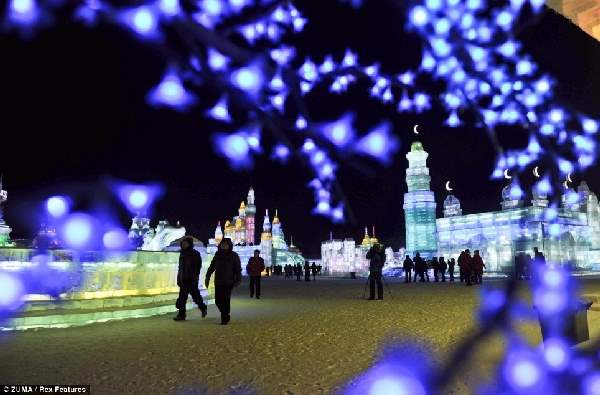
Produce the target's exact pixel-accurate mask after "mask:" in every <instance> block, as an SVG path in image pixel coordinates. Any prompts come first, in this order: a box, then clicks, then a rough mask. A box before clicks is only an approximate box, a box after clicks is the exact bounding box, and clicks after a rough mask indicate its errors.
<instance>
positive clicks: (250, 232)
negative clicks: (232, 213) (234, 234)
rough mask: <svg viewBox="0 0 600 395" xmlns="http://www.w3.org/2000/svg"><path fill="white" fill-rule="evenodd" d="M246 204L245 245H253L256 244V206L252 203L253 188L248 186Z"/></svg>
mask: <svg viewBox="0 0 600 395" xmlns="http://www.w3.org/2000/svg"><path fill="white" fill-rule="evenodd" d="M247 202H248V204H247V205H246V217H245V222H246V245H251V246H253V245H255V244H256V231H255V229H256V227H255V222H254V218H255V216H256V206H255V205H254V189H253V188H252V187H250V190H249V191H248V198H247Z"/></svg>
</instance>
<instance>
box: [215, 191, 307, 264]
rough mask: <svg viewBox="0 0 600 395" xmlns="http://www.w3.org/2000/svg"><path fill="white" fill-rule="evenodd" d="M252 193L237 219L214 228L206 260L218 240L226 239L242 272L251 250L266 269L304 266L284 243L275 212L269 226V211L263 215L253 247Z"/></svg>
mask: <svg viewBox="0 0 600 395" xmlns="http://www.w3.org/2000/svg"><path fill="white" fill-rule="evenodd" d="M254 199H255V198H254V190H253V189H252V188H250V191H249V192H248V196H247V203H246V202H244V201H242V202H241V204H240V208H239V209H238V215H237V216H235V217H234V218H233V219H232V220H227V221H225V222H224V224H225V226H224V228H225V229H223V228H222V227H221V222H219V223H218V224H217V227H216V229H215V234H214V237H213V238H211V239H209V240H208V246H207V254H208V255H209V259H210V258H211V256H213V255H214V254H215V252H216V251H217V247H218V245H219V243H220V242H221V240H222V239H223V238H224V237H226V238H230V239H231V240H232V241H233V243H234V246H233V250H234V251H235V252H237V253H238V255H239V256H240V259H241V260H242V268H245V267H246V263H247V262H248V259H250V257H252V256H253V255H254V250H256V249H259V250H260V254H261V257H262V258H263V259H264V260H265V265H266V266H274V265H286V264H294V265H295V264H297V263H302V264H304V257H303V256H302V253H301V252H300V250H299V249H298V248H297V247H296V246H294V245H293V244H292V243H290V245H288V244H287V242H286V241H285V235H284V233H283V228H282V224H281V220H280V219H279V215H278V212H277V210H275V216H274V217H273V222H271V218H270V216H269V210H266V211H265V216H264V218H263V226H262V232H261V234H260V242H259V243H256V228H255V222H254V219H255V214H256V206H255V204H254V201H255V200H254Z"/></svg>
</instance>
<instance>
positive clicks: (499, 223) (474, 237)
mask: <svg viewBox="0 0 600 395" xmlns="http://www.w3.org/2000/svg"><path fill="white" fill-rule="evenodd" d="M407 158H408V160H409V167H408V169H407V173H406V180H407V181H406V182H407V185H408V193H407V194H405V198H404V199H405V200H404V210H405V216H406V242H407V247H406V250H407V254H410V255H411V256H413V255H414V254H415V253H416V252H420V253H421V255H425V256H435V255H437V256H444V257H447V258H449V257H455V258H456V257H458V255H459V254H460V252H461V251H462V250H464V249H466V248H469V249H470V250H471V251H473V250H479V251H480V253H481V255H482V257H483V259H484V260H485V262H486V265H487V269H488V270H489V271H504V272H509V271H512V270H513V264H514V257H515V255H516V254H518V253H520V252H525V253H529V254H533V252H532V250H533V247H538V248H539V249H540V251H542V252H543V253H544V255H545V256H546V259H547V260H549V261H553V262H559V263H567V262H569V263H571V264H573V265H574V267H575V268H577V269H593V268H598V269H600V265H599V264H600V205H599V204H598V198H597V196H596V195H595V194H594V193H593V192H591V191H590V189H589V187H588V185H587V184H586V182H585V181H583V182H581V184H580V185H579V187H578V189H577V193H573V191H571V192H569V191H565V193H564V197H563V199H562V204H561V205H560V207H549V202H548V199H547V196H544V195H542V194H539V193H535V192H534V193H533V196H532V199H531V200H530V201H529V202H527V201H526V200H525V198H524V196H520V195H521V194H515V193H512V194H511V189H512V188H513V185H512V184H509V185H507V186H505V187H504V189H503V190H502V196H501V203H500V209H499V210H497V211H491V212H486V213H477V214H464V213H463V211H462V208H461V205H460V201H459V199H458V198H457V197H456V196H454V195H452V194H450V195H448V196H446V198H445V200H444V205H443V210H442V211H443V217H442V218H438V219H435V200H434V192H433V191H431V190H430V187H429V181H430V177H429V170H428V169H427V167H426V163H425V161H426V159H427V153H426V152H425V151H424V149H423V146H422V144H421V143H420V142H415V143H413V144H412V145H411V151H410V152H409V153H408V154H407ZM515 189H516V188H515ZM567 196H575V197H576V198H575V199H572V198H569V199H567V198H566V197H567ZM553 217H556V219H555V220H553V221H552V223H551V222H549V221H548V219H549V218H553Z"/></svg>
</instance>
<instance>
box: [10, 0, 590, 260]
mask: <svg viewBox="0 0 600 395" xmlns="http://www.w3.org/2000/svg"><path fill="white" fill-rule="evenodd" d="M304 3H306V4H305V5H303V4H304ZM367 3H369V6H368V7H365V8H364V9H361V10H360V11H356V10H353V9H351V8H348V7H345V6H343V5H340V4H337V2H333V1H328V2H325V1H319V2H314V1H313V2H309V1H305V2H297V6H298V8H300V9H301V10H302V11H303V12H304V13H305V14H306V16H307V17H308V19H309V21H310V23H309V24H308V25H307V27H306V30H305V32H304V33H303V34H302V35H301V37H299V38H298V39H296V40H295V41H294V42H295V43H297V45H298V48H299V50H300V55H302V56H301V57H303V55H304V54H305V53H309V54H310V55H311V57H312V59H313V60H314V61H316V62H317V63H320V62H321V61H322V60H323V57H324V55H325V54H326V53H330V52H333V54H334V55H335V56H336V58H337V59H340V58H341V57H342V56H343V53H344V52H345V49H346V48H352V49H354V50H356V51H357V52H358V54H359V59H360V61H361V63H363V64H370V63H372V62H375V61H379V62H381V63H382V68H383V69H384V70H385V71H389V72H394V73H397V72H401V71H403V70H405V69H406V68H414V67H415V66H416V65H417V64H418V62H419V60H420V44H419V42H418V40H417V39H416V37H415V36H413V35H410V34H407V33H405V32H404V31H403V26H404V14H405V12H404V10H403V9H401V8H398V7H397V6H395V5H394V3H393V2H390V1H377V2H367ZM398 3H403V2H398ZM521 37H522V39H523V40H524V42H525V44H526V49H527V51H528V52H530V53H531V54H532V55H533V56H534V58H535V59H536V60H537V61H538V62H539V63H540V64H541V66H542V67H543V68H544V69H545V70H546V71H548V72H550V73H551V74H552V75H554V76H555V77H556V78H557V80H558V82H559V86H558V87H557V93H558V98H559V99H560V100H561V101H562V102H564V103H567V104H568V106H570V107H572V108H575V109H577V110H579V111H581V112H583V113H587V114H588V115H590V116H594V117H596V118H598V117H600V43H598V42H597V41H595V40H593V39H592V38H591V37H589V36H587V35H586V34H585V33H584V32H582V31H580V30H579V29H578V28H577V27H576V26H575V25H572V24H570V23H569V22H568V21H567V20H566V19H564V18H562V17H561V16H559V15H557V14H554V13H553V12H551V11H547V12H546V13H545V14H544V16H543V18H542V20H541V22H540V23H539V24H538V25H536V26H534V27H532V28H530V29H528V30H526V31H525V32H524V33H523V34H522V36H521ZM0 48H1V49H2V52H1V54H2V55H1V61H0V101H1V106H2V107H1V108H2V112H1V114H2V116H1V118H2V119H1V124H0V125H1V127H0V171H1V172H3V173H4V177H5V184H4V187H5V189H7V190H8V192H9V201H8V203H7V204H6V206H5V207H6V210H5V211H6V212H5V217H6V220H7V222H8V223H9V224H10V225H11V226H12V227H13V229H14V230H13V234H12V237H13V238H31V237H33V235H34V233H35V232H36V231H37V230H38V226H39V222H40V219H39V216H38V214H39V210H40V206H41V204H42V201H43V199H44V198H45V197H47V196H49V195H51V194H68V195H71V196H73V197H74V198H75V200H76V201H77V202H79V203H78V206H77V208H80V209H104V210H109V211H111V212H114V213H115V214H116V215H117V216H118V218H120V220H121V221H122V224H123V226H127V227H128V226H129V224H130V220H129V215H128V214H127V213H126V212H125V210H124V209H123V208H121V207H120V205H119V204H118V202H117V201H116V199H115V198H114V196H113V195H112V194H111V192H110V190H109V188H108V187H107V185H108V183H109V182H110V181H111V180H127V181H132V182H150V181H156V182H160V183H162V184H163V185H164V187H165V194H164V196H163V197H162V199H161V200H160V201H158V203H157V205H156V207H155V212H154V215H153V219H154V222H156V221H157V220H158V219H167V220H169V221H170V222H172V223H174V222H175V221H177V220H181V222H182V224H183V225H184V226H186V228H187V229H188V233H190V234H193V235H194V236H196V237H198V238H199V239H201V240H207V239H208V238H209V237H211V235H212V234H213V232H214V228H215V225H216V223H217V221H218V220H222V219H225V218H230V217H232V216H233V215H234V214H235V213H236V210H237V208H238V206H239V204H240V201H241V200H242V199H245V197H246V193H247V191H248V188H249V187H250V186H251V185H252V186H254V189H255V191H256V201H257V208H258V214H259V216H258V218H257V228H259V229H260V225H258V224H261V223H262V215H263V213H264V210H265V208H269V209H271V210H273V211H274V209H275V208H278V209H279V213H280V218H281V220H282V223H283V229H284V232H285V233H286V236H287V237H288V240H289V236H290V235H293V237H294V244H296V245H298V246H299V247H300V248H301V249H302V250H303V251H304V252H306V253H307V255H309V256H318V254H319V251H320V242H321V241H322V240H324V239H326V238H328V235H329V232H330V231H333V235H334V237H338V238H341V237H354V238H355V239H357V240H360V239H361V237H362V233H363V228H364V226H365V225H369V226H371V225H375V226H376V228H377V233H378V237H379V238H380V239H381V240H382V241H383V242H385V243H386V244H391V245H392V246H393V247H394V248H398V247H400V246H403V245H404V217H403V211H402V202H403V194H404V192H406V184H405V182H404V177H405V168H406V166H407V161H406V159H405V156H404V155H405V154H406V151H407V150H408V148H409V146H410V143H411V142H412V141H414V138H415V135H414V134H413V133H412V126H413V125H414V124H416V123H418V124H420V125H421V126H420V128H421V132H422V134H421V136H420V137H419V138H420V139H421V141H423V143H424V147H425V149H426V150H427V151H428V152H429V153H430V159H429V160H428V164H429V167H430V172H431V174H432V189H433V190H434V191H435V192H436V201H437V203H438V215H441V205H442V202H443V200H444V198H445V196H446V193H445V190H444V184H445V182H446V181H447V180H451V181H452V184H453V187H454V188H455V194H456V196H457V197H458V198H459V199H461V203H462V207H463V212H465V213H473V212H481V211H489V210H496V209H498V208H499V204H500V191H501V189H502V187H503V186H504V183H503V182H502V181H490V179H489V176H490V174H491V171H492V168H493V165H494V152H493V149H492V147H491V145H490V143H489V141H488V139H487V137H486V135H485V132H484V131H483V130H478V129H477V128H476V127H475V126H472V125H467V126H465V127H463V128H459V129H448V128H445V127H443V126H442V125H443V122H444V119H445V118H446V115H445V114H444V113H442V112H436V111H432V112H428V113H425V114H421V115H410V114H409V115H399V114H396V113H395V111H394V110H393V109H392V108H391V107H386V106H384V105H382V104H380V103H375V102H374V101H372V100H370V99H369V98H368V91H366V90H365V89H364V87H362V88H361V87H357V88H354V89H352V90H351V91H350V93H349V94H347V95H344V96H330V95H324V94H321V93H319V92H316V93H315V94H314V95H313V96H311V97H310V98H309V105H311V108H312V109H313V112H312V115H313V118H314V119H316V120H324V121H325V120H333V119H337V118H338V117H340V116H341V115H342V114H343V113H344V112H345V111H346V110H354V111H356V113H357V118H356V119H357V126H358V128H359V130H361V131H366V130H368V129H369V128H370V127H371V126H373V125H375V124H376V123H379V122H380V121H381V120H383V119H390V120H391V121H392V122H393V124H394V130H395V132H396V133H397V134H398V135H399V136H400V138H401V139H402V147H401V149H400V150H399V152H398V154H397V156H396V160H395V162H394V164H393V165H392V166H391V167H389V168H385V167H381V166H380V165H378V164H376V163H374V162H370V161H367V160H364V161H361V166H363V167H366V168H367V169H368V170H369V171H368V172H361V171H359V170H356V169H355V168H353V167H352V166H350V163H347V164H345V165H342V166H341V169H340V172H339V181H340V183H341V185H342V186H343V188H344V192H345V194H346V196H347V199H348V202H349V203H350V209H351V211H352V218H353V219H354V221H353V222H350V223H346V224H345V225H336V226H334V225H331V224H330V222H329V221H328V220H326V219H323V218H320V217H315V216H311V215H309V212H310V210H311V209H312V207H313V205H314V202H313V196H312V191H311V190H309V189H308V188H306V184H307V183H308V181H309V180H310V179H311V173H310V171H309V170H308V169H307V168H304V167H303V166H301V165H299V162H297V161H294V160H292V161H291V162H290V163H288V164H287V165H282V164H278V163H273V162H271V161H270V160H269V159H268V155H263V156H262V157H261V158H259V159H258V160H257V161H256V163H255V167H254V169H253V171H252V172H239V173H238V172H234V171H232V170H231V169H229V167H228V165H227V163H226V161H225V160H224V159H223V158H221V157H219V156H217V155H215V154H214V153H213V152H212V149H211V143H210V134H211V133H212V132H216V131H225V130H224V129H222V128H221V126H220V125H219V124H216V123H212V122H211V121H208V120H206V118H204V117H203V116H202V112H203V111H204V109H205V108H207V107H208V108H209V107H211V106H212V105H214V103H215V102H216V100H217V99H218V97H219V96H220V95H219V93H218V92H210V91H207V92H200V93H199V96H200V106H199V107H196V108H193V109H192V110H191V111H190V112H188V113H178V112H172V111H169V110H155V109H152V108H149V107H147V106H146V104H145V101H144V97H145V95H146V93H147V91H148V90H149V89H150V88H151V87H153V86H154V85H155V84H156V83H157V82H158V81H159V80H160V78H161V76H162V73H163V71H164V68H165V64H164V60H163V57H162V52H161V51H160V50H159V49H156V48H152V47H151V46H146V45H144V44H143V43H140V42H138V41H137V40H136V39H134V38H133V37H132V36H131V35H130V34H129V33H128V32H127V31H124V30H122V29H120V28H119V27H115V26H107V25H103V26H101V27H99V28H96V29H94V30H88V29H85V28H84V27H81V26H79V25H77V24H72V23H65V24H62V25H59V26H57V27H54V28H52V29H47V30H44V31H43V32H42V33H40V34H38V35H37V36H36V37H35V38H34V39H32V40H28V41H23V40H21V39H19V38H18V37H17V36H15V35H0ZM499 137H500V140H501V141H502V143H503V144H504V145H505V146H507V147H509V148H517V147H522V146H525V145H526V144H527V134H526V132H524V131H522V130H518V129H501V130H500V135H499ZM525 178H526V179H522V180H521V181H522V182H523V183H524V184H525V185H526V186H527V185H529V184H530V183H531V182H532V181H533V176H530V177H525ZM585 178H586V179H587V181H588V184H589V185H590V187H591V189H592V190H593V191H595V192H597V193H598V192H600V171H599V170H598V167H597V166H596V167H595V168H594V169H592V170H590V171H589V173H588V174H587V175H586V176H585ZM574 181H576V182H578V181H579V178H576V179H575V180H574Z"/></svg>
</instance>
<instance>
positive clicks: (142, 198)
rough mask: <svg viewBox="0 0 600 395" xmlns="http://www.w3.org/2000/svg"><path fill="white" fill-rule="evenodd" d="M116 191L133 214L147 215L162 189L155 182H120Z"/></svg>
mask: <svg viewBox="0 0 600 395" xmlns="http://www.w3.org/2000/svg"><path fill="white" fill-rule="evenodd" d="M115 192H116V194H117V196H118V197H119V200H120V201H121V203H123V205H124V206H125V207H126V208H127V210H129V212H130V213H131V214H134V215H147V214H148V212H149V211H150V209H151V207H152V205H153V204H154V202H155V200H156V199H157V198H158V197H159V196H160V194H161V192H162V189H161V187H160V186H159V185H155V184H118V185H116V186H115Z"/></svg>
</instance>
